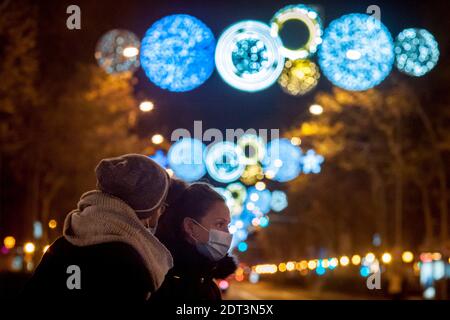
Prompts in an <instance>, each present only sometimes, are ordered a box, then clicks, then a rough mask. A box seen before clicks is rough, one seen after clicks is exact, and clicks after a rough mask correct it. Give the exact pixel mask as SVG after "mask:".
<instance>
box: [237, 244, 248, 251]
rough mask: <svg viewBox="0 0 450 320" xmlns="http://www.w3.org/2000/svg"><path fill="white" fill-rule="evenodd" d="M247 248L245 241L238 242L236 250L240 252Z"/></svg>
mask: <svg viewBox="0 0 450 320" xmlns="http://www.w3.org/2000/svg"><path fill="white" fill-rule="evenodd" d="M247 249H248V245H247V243H245V242H241V243H239V244H238V250H239V251H240V252H245V251H247Z"/></svg>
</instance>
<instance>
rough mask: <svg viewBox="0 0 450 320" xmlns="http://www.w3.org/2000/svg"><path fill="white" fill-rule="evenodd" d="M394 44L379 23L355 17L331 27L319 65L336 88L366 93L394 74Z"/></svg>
mask: <svg viewBox="0 0 450 320" xmlns="http://www.w3.org/2000/svg"><path fill="white" fill-rule="evenodd" d="M393 63H394V44H393V41H392V37H391V34H390V33H389V30H388V29H387V28H386V27H385V26H384V25H383V23H381V22H380V21H379V20H378V19H376V18H374V17H372V16H369V15H366V14H358V13H352V14H348V15H345V16H342V17H340V18H339V19H336V20H334V21H332V22H331V23H330V25H329V26H328V28H327V29H325V33H324V36H323V42H322V45H321V46H320V48H319V65H320V67H321V68H322V70H323V74H324V75H325V76H326V77H327V78H328V80H330V81H331V82H332V83H333V84H334V85H336V86H338V87H341V88H343V89H346V90H351V91H362V90H367V89H370V88H373V87H375V86H376V85H378V84H380V83H381V82H382V81H383V80H384V79H385V78H386V77H387V76H388V75H389V73H390V72H391V69H392V65H393Z"/></svg>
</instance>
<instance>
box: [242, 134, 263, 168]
mask: <svg viewBox="0 0 450 320" xmlns="http://www.w3.org/2000/svg"><path fill="white" fill-rule="evenodd" d="M237 144H238V146H240V147H241V149H242V150H243V151H244V159H243V160H244V163H245V164H247V165H255V164H257V163H258V162H259V161H262V160H263V159H264V156H265V154H266V143H265V142H264V139H263V138H261V137H259V136H257V135H256V134H244V135H243V136H242V137H240V138H239V139H238V141H237ZM247 151H248V152H247Z"/></svg>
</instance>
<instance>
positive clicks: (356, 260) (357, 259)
mask: <svg viewBox="0 0 450 320" xmlns="http://www.w3.org/2000/svg"><path fill="white" fill-rule="evenodd" d="M352 263H353V264H354V265H355V266H357V265H358V264H360V263H361V257H360V256H359V255H357V254H355V255H354V256H353V257H352Z"/></svg>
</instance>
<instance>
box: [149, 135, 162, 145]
mask: <svg viewBox="0 0 450 320" xmlns="http://www.w3.org/2000/svg"><path fill="white" fill-rule="evenodd" d="M163 141H164V137H163V136H162V135H160V134H159V133H158V134H154V135H153V136H152V143H153V144H161V143H163Z"/></svg>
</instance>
